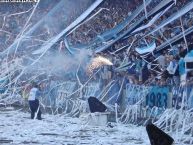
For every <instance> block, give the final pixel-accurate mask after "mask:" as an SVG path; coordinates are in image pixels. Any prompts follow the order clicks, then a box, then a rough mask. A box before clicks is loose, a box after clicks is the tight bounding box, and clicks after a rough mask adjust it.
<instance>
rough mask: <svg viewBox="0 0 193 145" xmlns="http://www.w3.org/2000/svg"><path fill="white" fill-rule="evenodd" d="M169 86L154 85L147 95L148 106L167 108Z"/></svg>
mask: <svg viewBox="0 0 193 145" xmlns="http://www.w3.org/2000/svg"><path fill="white" fill-rule="evenodd" d="M168 95H169V88H168V87H159V86H153V87H152V89H151V90H150V92H149V93H148V95H147V96H146V106H148V107H149V108H153V107H158V108H167V107H168Z"/></svg>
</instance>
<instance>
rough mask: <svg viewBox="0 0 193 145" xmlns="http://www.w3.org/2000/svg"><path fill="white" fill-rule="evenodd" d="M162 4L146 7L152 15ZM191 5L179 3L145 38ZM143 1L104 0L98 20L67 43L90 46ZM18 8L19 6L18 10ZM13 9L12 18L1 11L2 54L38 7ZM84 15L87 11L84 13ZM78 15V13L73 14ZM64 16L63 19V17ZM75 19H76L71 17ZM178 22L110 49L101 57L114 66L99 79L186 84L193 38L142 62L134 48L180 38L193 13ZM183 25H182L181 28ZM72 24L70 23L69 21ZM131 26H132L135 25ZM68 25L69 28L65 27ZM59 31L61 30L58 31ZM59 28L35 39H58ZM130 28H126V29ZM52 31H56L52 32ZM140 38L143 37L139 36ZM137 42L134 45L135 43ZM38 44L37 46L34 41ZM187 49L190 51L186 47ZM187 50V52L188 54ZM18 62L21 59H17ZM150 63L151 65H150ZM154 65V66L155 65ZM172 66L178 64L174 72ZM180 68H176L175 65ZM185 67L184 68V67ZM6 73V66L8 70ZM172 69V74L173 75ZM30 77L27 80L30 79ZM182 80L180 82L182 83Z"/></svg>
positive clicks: (39, 12) (41, 13)
mask: <svg viewBox="0 0 193 145" xmlns="http://www.w3.org/2000/svg"><path fill="white" fill-rule="evenodd" d="M160 1H161V0H156V1H153V2H152V3H151V4H150V6H148V7H147V11H150V10H151V8H152V7H153V6H155V5H156V4H158V3H159V2H160ZM58 2H59V1H54V2H53V1H52V3H50V4H49V6H48V4H44V6H48V7H40V8H39V9H37V10H36V13H35V16H34V17H33V19H32V20H31V23H32V24H35V23H36V22H37V21H38V20H39V19H40V18H41V17H42V16H44V15H46V13H48V12H49V11H50V10H51V9H52V8H53V7H54V6H55V5H56V4H57V3H58ZM187 3H188V1H185V0H179V1H177V4H176V5H175V6H173V7H172V8H171V9H170V10H169V11H168V12H167V13H166V14H165V15H164V16H162V17H161V18H160V19H159V20H158V21H157V22H156V23H155V24H154V25H153V26H152V27H150V28H148V29H146V30H144V31H142V32H141V33H142V34H146V33H148V32H150V31H151V30H152V29H153V28H155V27H156V26H157V25H159V24H160V23H161V22H163V21H164V20H166V19H167V18H168V17H169V16H171V15H172V14H174V13H175V12H177V11H178V10H179V9H180V8H182V7H183V6H185V5H186V4H187ZM142 4H143V1H142V0H133V1H132V2H131V1H129V0H113V2H112V1H111V0H105V1H104V2H103V3H102V4H101V5H100V6H99V7H98V8H97V9H96V10H95V11H94V12H93V13H92V14H95V13H97V12H99V11H101V12H99V13H98V14H97V15H96V16H94V17H93V18H92V19H90V20H89V21H87V22H85V23H84V24H82V25H81V26H80V27H78V28H77V29H76V30H75V31H73V32H72V33H71V34H70V35H69V37H68V40H69V42H70V45H77V44H88V43H89V42H90V41H92V40H93V39H94V38H96V37H97V36H98V35H99V34H101V33H102V32H105V31H107V30H109V29H111V28H114V27H115V26H116V25H118V24H119V23H120V22H122V21H123V20H124V19H125V18H126V17H127V16H128V15H131V14H132V12H133V11H134V10H135V9H136V8H137V7H138V6H139V5H142ZM18 5H19V6H18ZM18 5H11V6H7V5H6V6H7V7H9V8H10V7H13V8H11V9H12V12H9V14H8V13H7V14H6V15H5V13H6V10H7V7H0V8H1V9H2V10H0V12H1V13H2V14H1V15H0V19H1V21H0V23H1V24H0V26H1V30H0V42H2V43H0V51H3V50H5V49H6V48H8V47H9V46H10V45H11V44H12V43H13V41H14V40H15V38H16V37H17V35H18V34H19V32H21V30H22V28H23V26H24V22H26V21H27V18H28V17H29V14H30V12H31V11H32V8H33V7H34V6H35V4H34V3H30V4H28V5H27V6H26V5H25V4H18ZM24 11H28V12H26V13H22V14H17V15H11V14H14V13H19V12H24ZM82 11H84V9H82ZM73 13H76V12H73ZM60 15H61V17H60ZM144 15H145V13H144V11H143V12H141V14H140V15H139V16H138V17H137V18H135V19H134V20H133V21H132V23H133V22H137V21H138V20H139V19H140V18H141V17H142V16H144ZM56 18H57V19H56V20H55V21H58V20H59V19H61V20H62V19H63V15H62V14H58V16H57V17H56ZM72 19H74V17H73V16H72ZM181 19H182V21H180V19H177V20H175V21H174V22H172V23H171V24H169V25H167V26H165V27H164V28H162V29H161V30H160V31H158V32H156V33H154V34H151V35H149V36H147V37H146V38H145V40H146V41H145V42H144V40H142V41H137V38H138V36H133V37H129V38H127V39H125V40H123V41H121V42H120V41H119V42H117V43H115V44H114V45H112V46H111V47H110V48H108V51H105V52H102V53H100V54H99V55H103V56H105V57H107V58H109V59H110V60H111V61H112V62H113V64H114V65H113V66H104V67H102V68H101V71H100V75H98V76H99V77H100V78H101V79H102V81H103V83H104V85H106V84H108V83H109V82H110V81H111V80H118V82H119V84H121V81H120V80H122V78H125V80H126V81H125V82H126V83H127V82H129V83H133V84H144V85H168V84H170V85H179V84H180V83H182V81H184V78H183V77H184V72H183V71H181V70H180V67H181V62H182V61H181V60H182V59H180V58H184V57H185V56H186V54H187V53H189V52H190V51H191V50H192V49H193V46H192V44H191V43H192V41H193V37H192V36H190V37H188V38H187V40H186V41H187V43H186V42H185V41H184V40H181V41H180V42H179V43H177V44H175V45H172V46H170V48H167V49H164V50H163V51H160V52H157V53H156V54H154V53H150V54H149V55H148V58H143V57H142V56H141V55H139V54H138V53H137V52H136V51H135V47H140V45H142V44H144V43H150V42H152V41H155V42H156V45H157V46H159V45H161V44H162V43H164V42H166V41H168V40H169V39H171V38H172V37H174V36H175V35H178V34H179V33H181V32H183V31H182V25H183V27H184V29H185V30H186V29H188V28H190V27H191V26H192V25H193V11H190V12H189V13H187V14H186V15H184V16H183V17H182V18H181ZM181 22H183V24H181ZM69 23H70V21H69ZM132 23H131V24H132ZM66 25H67V24H66ZM57 27H60V28H57ZM57 27H50V26H49V29H48V27H46V26H45V29H44V30H42V31H43V32H41V34H42V33H44V32H45V33H44V36H43V37H42V36H39V37H36V39H40V38H41V39H43V40H44V41H46V40H48V38H51V37H52V36H54V35H56V33H55V32H56V31H57V32H59V31H61V29H62V28H64V26H58V25H57ZM128 27H130V25H129V26H127V28H128ZM50 28H52V29H54V28H56V29H57V30H51V29H50ZM138 35H139V36H140V34H138ZM133 41H135V42H134V43H133V44H132V42H133ZM35 43H37V42H36V41H35ZM128 44H132V47H130V49H123V50H121V51H118V50H119V49H120V48H122V47H123V46H125V45H128ZM187 45H188V47H187ZM127 48H128V47H127ZM187 50H188V51H187ZM17 60H18V59H17ZM148 62H151V63H148ZM152 64H153V65H152ZM172 64H175V69H173V68H171V67H173V66H172ZM176 64H177V65H176ZM182 67H183V66H182ZM5 69H6V66H5ZM170 69H172V71H170ZM191 75H192V72H189V73H188V74H187V76H186V77H185V78H188V79H185V81H186V80H187V81H188V82H189V83H192V77H191ZM27 77H28V76H27ZM180 78H181V79H180ZM94 80H98V78H96V77H95V78H94Z"/></svg>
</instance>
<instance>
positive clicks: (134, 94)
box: [126, 84, 151, 105]
mask: <svg viewBox="0 0 193 145" xmlns="http://www.w3.org/2000/svg"><path fill="white" fill-rule="evenodd" d="M150 89H151V87H146V86H141V85H133V84H126V97H127V99H128V105H134V104H136V103H138V102H140V101H142V100H143V99H144V100H145V96H146V95H147V94H148V92H149V90H150Z"/></svg>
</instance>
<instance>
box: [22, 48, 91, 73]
mask: <svg viewBox="0 0 193 145" xmlns="http://www.w3.org/2000/svg"><path fill="white" fill-rule="evenodd" d="M91 55H92V53H91V51H90V50H87V49H81V50H80V51H77V52H76V53H75V54H73V55H70V54H68V53H59V52H53V51H49V53H47V54H46V55H45V56H44V57H43V58H42V59H40V60H39V61H38V62H37V63H36V64H34V65H29V66H27V67H28V69H27V70H26V72H25V73H29V74H38V73H42V72H43V73H45V74H47V75H56V76H61V77H64V76H65V75H66V74H69V73H72V74H73V73H76V71H77V69H78V67H79V65H80V67H81V68H82V69H81V70H83V73H84V72H85V71H86V67H87V65H88V64H89V63H90V60H91Z"/></svg>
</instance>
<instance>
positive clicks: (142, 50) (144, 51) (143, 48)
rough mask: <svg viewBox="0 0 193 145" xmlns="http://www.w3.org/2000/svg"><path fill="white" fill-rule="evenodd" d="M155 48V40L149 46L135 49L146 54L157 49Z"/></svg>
mask: <svg viewBox="0 0 193 145" xmlns="http://www.w3.org/2000/svg"><path fill="white" fill-rule="evenodd" d="M155 48H156V44H155V42H153V43H151V44H149V45H148V46H145V47H138V48H135V50H136V51H137V52H138V53H139V54H144V53H150V52H153V51H154V50H155Z"/></svg>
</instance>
